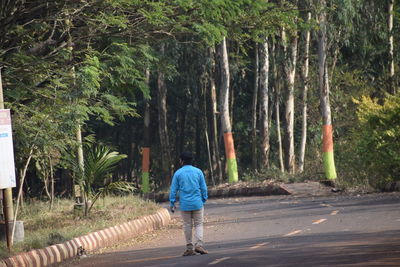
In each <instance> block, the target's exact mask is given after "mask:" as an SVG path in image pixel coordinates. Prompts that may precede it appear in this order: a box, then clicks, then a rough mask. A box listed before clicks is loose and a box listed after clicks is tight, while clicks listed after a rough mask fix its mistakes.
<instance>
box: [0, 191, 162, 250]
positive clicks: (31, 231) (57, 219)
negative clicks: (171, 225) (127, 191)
mask: <svg viewBox="0 0 400 267" xmlns="http://www.w3.org/2000/svg"><path fill="white" fill-rule="evenodd" d="M159 208H160V206H159V205H158V204H156V203H154V202H151V201H145V200H143V199H142V198H140V197H139V196H136V195H125V196H106V197H105V198H102V199H100V200H99V201H98V202H96V204H95V205H94V207H93V210H92V212H91V213H90V216H84V211H83V210H82V209H80V210H74V201H72V200H71V199H55V201H54V207H53V209H52V210H49V205H48V203H47V202H44V201H40V200H34V199H32V200H30V201H29V202H28V203H26V204H25V206H24V208H23V209H22V211H21V213H20V216H19V220H22V221H23V222H24V230H25V239H24V241H23V242H19V243H15V244H14V246H13V249H12V254H15V253H18V252H22V251H29V250H31V249H38V248H43V247H46V246H50V245H54V244H57V243H62V242H65V241H68V240H71V239H72V238H74V237H77V236H82V235H85V234H88V233H91V232H94V231H96V230H101V229H104V228H107V227H111V226H115V225H117V224H120V223H124V222H128V221H131V220H134V219H136V218H139V217H141V216H145V215H150V214H154V213H155V212H156V211H157V210H158V209H159ZM8 256H10V254H9V253H8V250H7V247H6V244H5V242H2V243H1V244H0V257H1V258H5V257H8Z"/></svg>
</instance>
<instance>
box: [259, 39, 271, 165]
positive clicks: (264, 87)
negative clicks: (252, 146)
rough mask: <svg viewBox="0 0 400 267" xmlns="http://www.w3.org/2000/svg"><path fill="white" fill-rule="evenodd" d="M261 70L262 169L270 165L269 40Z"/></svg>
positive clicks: (265, 46)
mask: <svg viewBox="0 0 400 267" xmlns="http://www.w3.org/2000/svg"><path fill="white" fill-rule="evenodd" d="M260 48H261V49H260V54H261V68H260V93H261V114H260V116H261V124H262V125H261V140H262V142H261V156H262V167H263V168H268V165H269V149H270V145H269V109H268V101H269V99H268V94H269V92H268V86H269V85H268V75H269V51H268V40H266V41H265V42H264V43H263V45H262V46H261V47H260Z"/></svg>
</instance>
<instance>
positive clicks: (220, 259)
mask: <svg viewBox="0 0 400 267" xmlns="http://www.w3.org/2000/svg"><path fill="white" fill-rule="evenodd" d="M230 258H231V257H223V258H219V259H216V260H215V261H212V262H210V263H209V264H208V265H214V264H217V263H220V262H221V261H225V260H228V259H230Z"/></svg>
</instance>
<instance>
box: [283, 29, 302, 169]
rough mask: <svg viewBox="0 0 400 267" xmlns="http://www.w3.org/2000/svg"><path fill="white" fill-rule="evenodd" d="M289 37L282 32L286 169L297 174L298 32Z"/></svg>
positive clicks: (284, 31)
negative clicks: (295, 103)
mask: <svg viewBox="0 0 400 267" xmlns="http://www.w3.org/2000/svg"><path fill="white" fill-rule="evenodd" d="M286 37H287V32H286V30H285V29H284V30H282V42H283V50H284V55H285V63H284V69H285V71H284V73H285V90H284V97H285V126H284V129H285V131H284V133H285V134H284V150H285V168H286V170H287V171H288V172H289V173H292V174H293V173H294V172H295V154H294V86H295V77H296V63H297V42H298V38H297V32H294V33H292V34H291V36H288V38H286Z"/></svg>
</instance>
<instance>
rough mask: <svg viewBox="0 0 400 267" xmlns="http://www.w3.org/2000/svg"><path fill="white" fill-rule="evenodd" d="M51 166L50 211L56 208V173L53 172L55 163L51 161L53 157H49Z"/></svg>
mask: <svg viewBox="0 0 400 267" xmlns="http://www.w3.org/2000/svg"><path fill="white" fill-rule="evenodd" d="M49 165H50V175H49V178H50V184H51V186H50V210H52V209H53V206H54V184H55V181H54V171H53V161H52V160H51V156H49Z"/></svg>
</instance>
